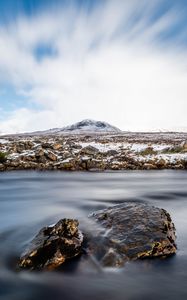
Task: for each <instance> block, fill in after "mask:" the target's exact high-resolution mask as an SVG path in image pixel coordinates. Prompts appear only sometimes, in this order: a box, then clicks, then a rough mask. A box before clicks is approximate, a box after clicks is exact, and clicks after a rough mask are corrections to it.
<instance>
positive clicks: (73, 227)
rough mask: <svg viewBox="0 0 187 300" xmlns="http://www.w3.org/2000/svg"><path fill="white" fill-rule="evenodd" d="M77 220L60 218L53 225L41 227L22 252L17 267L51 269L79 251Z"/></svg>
mask: <svg viewBox="0 0 187 300" xmlns="http://www.w3.org/2000/svg"><path fill="white" fill-rule="evenodd" d="M78 225H79V223H78V221H77V220H72V219H62V220H60V221H59V222H58V223H56V224H55V225H54V226H49V227H44V228H42V229H41V230H40V231H39V233H38V234H37V235H36V237H35V238H34V239H33V240H32V242H31V243H30V245H29V247H28V249H26V251H25V252H24V253H23V254H22V256H21V258H20V261H19V267H20V268H25V269H30V270H34V269H39V270H41V269H47V270H52V269H55V268H57V267H59V266H60V265H61V264H63V263H64V262H65V261H66V260H68V259H71V258H73V257H75V256H77V255H79V254H80V252H81V246H82V242H83V235H82V233H81V232H80V231H79V230H78Z"/></svg>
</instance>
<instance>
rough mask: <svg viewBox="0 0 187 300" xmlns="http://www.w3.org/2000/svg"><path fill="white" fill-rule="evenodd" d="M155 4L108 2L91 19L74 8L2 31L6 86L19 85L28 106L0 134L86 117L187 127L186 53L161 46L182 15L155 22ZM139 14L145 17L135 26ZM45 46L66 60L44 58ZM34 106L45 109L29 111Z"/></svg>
mask: <svg viewBox="0 0 187 300" xmlns="http://www.w3.org/2000/svg"><path fill="white" fill-rule="evenodd" d="M148 3H150V2H148V1H141V4H140V1H136V0H135V1H124V2H122V1H108V2H105V5H100V6H99V7H98V8H95V9H94V10H93V11H92V13H91V14H87V13H86V12H85V11H84V10H75V9H74V8H73V7H72V6H71V7H69V8H67V9H65V10H58V11H56V12H55V11H52V12H50V13H48V12H45V13H42V14H41V15H36V16H34V17H32V18H31V17H30V18H26V17H19V19H18V20H17V22H16V23H14V24H13V23H12V24H11V23H10V24H9V25H8V26H6V27H1V28H0V71H1V72H0V81H2V82H8V83H9V84H12V85H13V86H14V87H15V89H16V90H17V93H18V94H20V95H24V96H25V102H26V103H25V107H23V108H21V109H17V110H15V111H12V112H11V113H10V114H9V115H8V116H7V115H6V118H5V119H4V120H2V121H0V131H1V132H21V131H32V130H40V129H46V128H50V127H57V126H63V125H67V124H70V123H72V122H75V121H78V120H80V119H82V118H92V119H98V120H105V121H108V122H110V123H112V124H114V125H116V126H118V127H120V128H121V129H124V130H138V131H140V130H146V131H148V130H156V129H165V130H169V129H171V128H172V129H173V128H175V127H177V128H178V127H180V126H181V127H187V120H186V117H185V111H186V110H187V102H186V97H187V77H186V68H185V67H184V66H186V55H185V51H182V50H181V49H180V50H179V45H177V44H176V45H172V46H173V48H171V44H158V41H157V36H158V35H159V34H160V33H162V32H163V31H164V30H167V29H168V28H170V27H171V26H172V24H174V23H177V22H178V19H179V16H180V15H179V14H177V12H175V11H171V12H167V14H165V15H163V16H162V17H161V18H160V19H158V20H157V21H155V22H154V23H153V22H152V23H150V15H151V13H153V10H155V6H153V5H150V4H149V5H147V4H148ZM157 3H158V1H157ZM135 14H136V16H137V15H140V16H141V17H140V18H139V19H137V21H136V22H133V21H132V19H133V18H135V17H136V16H135ZM148 24H149V26H148ZM127 28H128V29H127ZM181 36H182V33H181ZM41 44H47V45H48V44H49V45H51V46H52V47H54V49H56V51H57V53H58V55H57V56H54V57H45V58H44V59H43V60H41V61H38V60H37V59H36V57H35V55H34V52H33V49H35V48H36V47H37V46H38V45H41ZM167 45H169V46H168V47H167ZM27 102H31V103H32V102H35V103H36V104H38V105H39V106H40V107H41V109H40V110H39V111H37V110H33V109H28V108H27Z"/></svg>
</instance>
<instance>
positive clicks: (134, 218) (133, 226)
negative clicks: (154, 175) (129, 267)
mask: <svg viewBox="0 0 187 300" xmlns="http://www.w3.org/2000/svg"><path fill="white" fill-rule="evenodd" d="M90 217H91V218H92V219H94V220H95V221H96V223H97V225H98V227H97V229H96V230H95V232H94V234H93V235H92V234H91V237H90V236H89V237H88V249H89V251H90V253H91V254H92V255H94V256H95V257H96V258H97V259H98V261H99V262H100V263H101V265H103V266H108V267H120V266H123V265H124V264H125V262H126V261H128V260H136V259H138V258H145V257H155V256H168V255H171V254H174V253H175V252H176V244H175V239H176V236H175V226H174V224H173V223H172V220H171V217H170V215H169V213H168V212H167V211H166V210H164V209H160V208H156V207H153V206H148V205H146V204H139V203H123V204H120V205H115V206H113V207H110V208H107V209H104V210H100V211H97V212H94V213H93V214H91V215H90Z"/></svg>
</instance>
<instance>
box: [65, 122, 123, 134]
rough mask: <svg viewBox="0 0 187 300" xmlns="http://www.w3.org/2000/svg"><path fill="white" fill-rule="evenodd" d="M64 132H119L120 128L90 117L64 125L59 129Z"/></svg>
mask: <svg viewBox="0 0 187 300" xmlns="http://www.w3.org/2000/svg"><path fill="white" fill-rule="evenodd" d="M61 130H62V131H65V132H76V133H77V132H120V131H121V130H120V129H119V128H117V127H115V126H112V125H110V124H109V123H107V122H103V121H94V120H90V119H85V120H82V121H81V122H77V123H75V124H73V125H70V126H66V127H64V128H62V129H61Z"/></svg>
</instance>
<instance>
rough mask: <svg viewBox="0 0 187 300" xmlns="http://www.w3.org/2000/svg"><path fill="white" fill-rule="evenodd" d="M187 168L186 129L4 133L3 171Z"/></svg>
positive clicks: (0, 144)
mask: <svg viewBox="0 0 187 300" xmlns="http://www.w3.org/2000/svg"><path fill="white" fill-rule="evenodd" d="M26 169H30V170H68V171H92V170H93V171H94V170H98V171H103V170H156V169H187V134H186V133H119V134H109V133H108V134H99V135H98V134H90V135H87V134H71V135H70V134H63V135H57V134H56V135H46V136H43V135H42V136H33V135H30V136H28V135H13V136H3V137H0V171H10V170H26Z"/></svg>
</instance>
